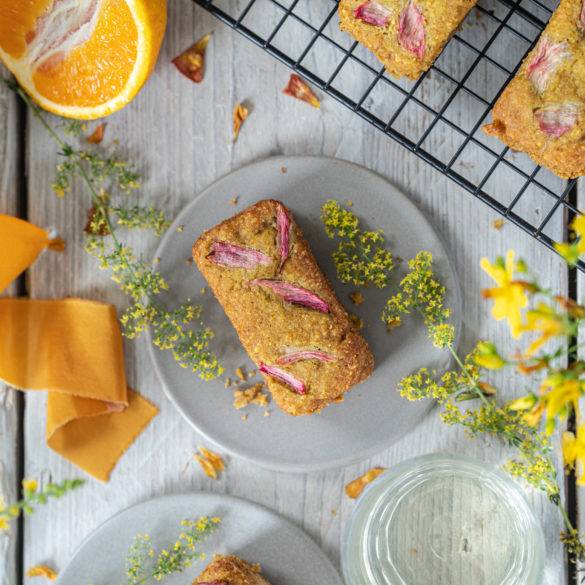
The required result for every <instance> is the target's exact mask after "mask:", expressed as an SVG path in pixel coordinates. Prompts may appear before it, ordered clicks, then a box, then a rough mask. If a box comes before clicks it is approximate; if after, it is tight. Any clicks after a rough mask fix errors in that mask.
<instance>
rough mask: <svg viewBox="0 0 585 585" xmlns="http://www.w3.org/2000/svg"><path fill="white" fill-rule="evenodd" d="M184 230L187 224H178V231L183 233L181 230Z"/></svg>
mask: <svg viewBox="0 0 585 585" xmlns="http://www.w3.org/2000/svg"><path fill="white" fill-rule="evenodd" d="M184 230H185V226H184V225H178V226H177V231H178V232H179V233H181V232H182V231H184Z"/></svg>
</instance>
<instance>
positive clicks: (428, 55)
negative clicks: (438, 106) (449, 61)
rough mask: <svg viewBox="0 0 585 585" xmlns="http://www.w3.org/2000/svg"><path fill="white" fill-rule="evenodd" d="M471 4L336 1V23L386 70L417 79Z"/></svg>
mask: <svg viewBox="0 0 585 585" xmlns="http://www.w3.org/2000/svg"><path fill="white" fill-rule="evenodd" d="M475 4H477V0H449V1H446V0H366V1H364V0H340V2H339V22H340V27H341V30H344V31H346V32H348V33H349V34H350V35H352V36H353V37H354V39H356V40H357V41H359V42H360V43H361V44H362V45H364V46H365V47H367V48H368V49H369V50H370V51H372V52H373V53H374V55H376V57H378V59H380V61H381V62H382V63H383V64H384V67H386V70H387V71H388V73H390V74H391V75H394V76H395V77H403V76H407V77H410V78H411V79H417V78H418V77H420V75H421V74H422V73H423V72H424V71H426V70H427V69H428V68H429V67H430V66H431V65H432V64H433V63H434V61H435V59H436V58H437V57H438V56H439V53H440V52H441V51H442V49H443V47H444V46H445V44H446V43H447V41H448V40H449V39H450V38H451V36H452V35H453V33H454V32H455V31H456V29H457V27H459V25H460V24H461V22H462V21H463V19H464V18H465V16H466V15H467V13H468V12H469V11H470V10H471V8H473V6H475Z"/></svg>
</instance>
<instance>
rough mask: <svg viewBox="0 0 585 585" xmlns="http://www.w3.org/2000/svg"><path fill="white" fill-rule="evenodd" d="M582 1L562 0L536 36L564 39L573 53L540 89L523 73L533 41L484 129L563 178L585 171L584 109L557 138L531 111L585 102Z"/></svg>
mask: <svg viewBox="0 0 585 585" xmlns="http://www.w3.org/2000/svg"><path fill="white" fill-rule="evenodd" d="M581 5H582V2H581V0H561V3H560V5H559V7H558V9H557V10H556V11H555V13H554V14H553V16H552V17H551V19H550V22H549V24H548V26H547V27H546V29H545V31H544V32H543V35H542V37H541V39H540V41H539V42H541V41H542V38H543V37H544V36H546V37H548V38H549V39H550V41H552V42H553V43H560V42H563V41H566V42H567V43H568V48H569V51H570V52H571V55H572V57H571V58H569V59H566V60H565V61H564V62H562V63H561V64H560V65H559V67H558V69H556V71H555V72H554V73H553V75H552V76H551V78H550V81H549V83H548V85H547V87H546V89H545V90H544V92H542V93H541V94H539V93H538V92H537V91H536V90H535V88H534V86H533V84H532V82H531V81H530V79H529V78H528V77H527V68H528V63H530V62H531V60H532V59H533V57H534V55H535V52H536V51H537V50H538V44H537V46H536V47H535V49H533V50H532V51H531V52H530V53H529V55H528V56H527V57H526V59H525V60H524V63H523V64H522V66H521V68H520V70H519V71H518V73H517V74H516V77H514V79H513V80H512V81H511V82H510V84H509V85H508V87H507V88H506V89H505V90H504V92H503V94H502V95H501V96H500V99H499V100H498V101H497V103H496V105H495V106H494V109H493V112H492V115H493V122H492V123H491V124H488V125H486V126H484V131H485V132H486V134H489V135H491V136H496V137H497V138H499V139H500V140H501V141H502V142H504V143H505V144H507V145H508V146H509V147H510V148H512V149H514V150H519V151H522V152H526V153H527V154H529V155H530V156H531V157H532V158H533V159H534V161H536V162H537V163H538V164H539V165H543V166H545V167H548V168H549V169H551V170H552V171H553V172H554V173H556V174H557V175H558V176H559V177H563V178H572V177H578V176H581V175H583V174H585V142H583V137H584V136H585V112H584V111H583V110H581V112H580V114H579V117H578V120H577V124H576V126H575V127H574V128H573V129H572V130H570V131H568V132H567V133H566V134H564V135H562V136H560V137H559V138H550V137H548V136H547V135H546V134H544V133H543V132H542V131H541V129H540V127H539V124H538V121H537V119H536V117H535V115H534V112H535V110H537V109H539V108H542V107H545V106H550V105H552V104H559V103H567V102H572V103H576V104H579V105H580V107H581V108H583V105H584V104H585V37H584V34H583V32H582V31H581V30H580V27H579V24H578V23H579V18H580V13H581Z"/></svg>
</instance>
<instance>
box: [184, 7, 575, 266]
mask: <svg viewBox="0 0 585 585" xmlns="http://www.w3.org/2000/svg"><path fill="white" fill-rule="evenodd" d="M194 1H195V2H197V3H198V4H200V5H201V6H203V7H204V8H206V9H207V10H208V11H210V12H211V13H213V14H214V15H215V16H217V17H218V18H219V19H220V20H222V21H223V22H225V23H226V24H228V25H229V26H230V27H232V28H233V29H235V30H237V31H238V32H240V33H241V34H243V35H244V36H245V37H247V38H248V39H250V40H251V41H252V42H253V43H255V44H256V45H258V46H260V47H262V48H263V49H264V50H266V51H267V52H268V53H270V54H271V55H273V56H274V57H276V58H277V59H278V60H279V61H282V62H283V63H285V64H286V65H288V66H289V67H290V68H291V69H293V70H294V71H296V72H298V73H299V74H300V75H302V76H303V77H304V78H306V79H307V80H308V81H310V82H311V83H312V84H314V85H315V86H317V87H319V88H320V89H321V90H322V91H324V92H326V93H327V94H328V95H330V96H332V97H333V98H335V99H336V100H338V101H339V102H341V103H342V104H344V105H345V106H346V107H348V108H349V109H351V110H353V111H354V112H355V113H356V114H358V115H359V116H361V117H362V118H364V119H365V120H367V121H368V122H370V123H371V124H373V125H374V126H375V127H376V128H378V129H379V130H381V131H382V132H384V134H386V135H388V136H390V137H391V138H393V139H394V140H396V141H397V142H399V143H400V144H402V145H403V146H405V147H406V148H408V149H409V150H411V151H412V152H414V153H415V154H416V155H417V156H419V157H420V158H422V159H423V160H425V161H427V162H428V163H429V164H430V165H432V166H433V167H434V168H436V169H437V170H439V171H440V172H441V173H443V174H445V175H447V176H448V177H450V178H451V179H452V180H453V181H455V182H456V183H457V184H458V185H460V186H461V187H463V188H464V189H466V190H467V191H468V192H470V193H471V194H472V195H474V196H475V197H477V198H478V199H481V200H482V201H483V202H484V203H486V204H487V205H489V206H490V207H491V208H493V209H494V210H496V211H497V212H499V213H500V214H502V215H503V216H504V217H506V218H507V219H509V220H510V221H511V222H513V223H515V224H516V225H518V226H519V227H521V228H522V229H523V230H525V231H526V232H528V233H529V234H530V235H532V236H533V237H534V238H536V239H537V240H539V241H540V242H542V243H544V244H545V245H546V246H547V247H549V248H552V245H553V243H554V241H555V240H556V239H558V238H559V236H560V237H561V238H562V237H563V235H562V234H559V225H563V224H562V223H560V222H558V221H555V219H554V218H557V219H558V217H559V214H561V215H562V216H563V219H564V220H567V218H568V217H571V216H572V215H573V214H575V213H578V211H577V209H576V207H575V201H576V188H575V186H576V181H569V182H567V181H563V180H562V179H559V178H558V177H556V176H555V175H553V174H552V173H551V172H549V171H548V170H546V169H543V168H541V167H539V166H537V165H536V164H535V163H534V162H533V161H532V160H531V159H530V158H529V157H527V156H526V155H524V154H521V153H516V152H513V151H511V150H510V149H509V148H507V147H505V146H504V145H503V144H502V143H501V142H499V141H498V140H497V139H495V138H491V137H488V136H487V135H485V133H484V132H483V131H482V129H481V127H482V126H483V124H484V123H486V122H487V121H489V113H490V111H491V109H492V107H493V105H494V103H495V102H496V100H497V99H498V97H499V96H500V94H501V93H502V91H503V89H504V87H505V85H506V84H507V82H508V81H509V80H510V79H511V78H512V77H513V75H514V74H515V72H516V70H517V69H518V68H519V66H520V64H521V62H522V59H523V57H524V56H525V55H526V53H527V52H528V51H529V50H530V49H531V48H532V46H533V45H534V44H535V42H536V41H537V39H538V36H539V35H540V32H541V31H542V30H543V28H544V27H545V25H546V22H547V21H548V19H549V18H550V15H551V13H552V11H553V9H554V8H555V5H556V4H557V3H558V2H557V0H480V2H479V4H478V5H477V6H476V7H475V8H474V9H473V11H472V12H471V13H470V14H469V15H468V17H467V19H466V21H465V22H464V24H463V26H462V27H461V29H460V30H459V31H458V32H457V34H456V35H455V36H454V37H453V39H452V40H451V41H450V42H449V43H448V45H447V47H446V48H445V50H444V51H443V53H442V54H441V56H440V57H439V58H438V59H437V61H436V62H435V64H434V65H433V67H432V68H431V69H430V70H429V71H428V72H426V73H425V74H424V75H423V76H422V77H421V78H419V79H418V80H417V81H405V80H396V79H394V78H392V77H390V76H389V75H388V74H387V73H386V72H385V71H384V68H383V67H382V66H381V65H380V63H379V62H378V61H377V60H376V59H375V57H373V55H371V54H370V53H369V52H368V51H367V50H366V49H364V48H363V47H362V46H361V45H359V44H358V43H357V42H355V41H353V39H351V38H350V37H349V35H347V34H345V33H342V32H340V31H339V26H338V18H337V4H338V1H337V0H194ZM580 268H581V270H583V269H584V268H585V265H581V266H580Z"/></svg>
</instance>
